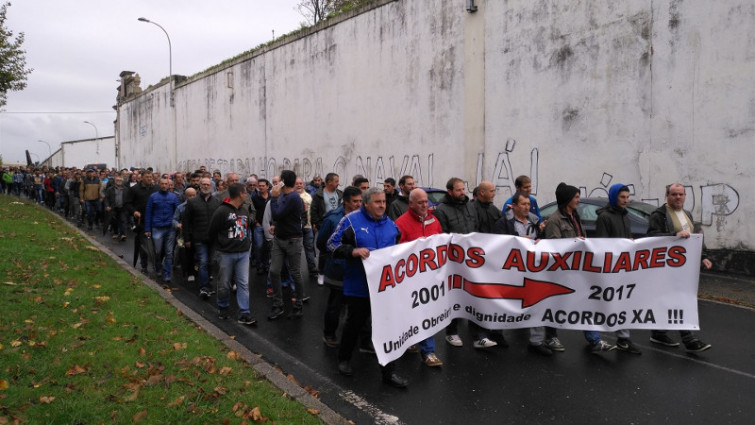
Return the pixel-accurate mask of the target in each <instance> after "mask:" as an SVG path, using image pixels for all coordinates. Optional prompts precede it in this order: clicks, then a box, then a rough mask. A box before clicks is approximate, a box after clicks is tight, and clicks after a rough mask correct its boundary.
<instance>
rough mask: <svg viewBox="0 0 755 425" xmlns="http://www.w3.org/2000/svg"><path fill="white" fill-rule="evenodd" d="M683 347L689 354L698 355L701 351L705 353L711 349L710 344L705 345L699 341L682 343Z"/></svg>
mask: <svg viewBox="0 0 755 425" xmlns="http://www.w3.org/2000/svg"><path fill="white" fill-rule="evenodd" d="M684 347H685V348H686V349H687V351H689V352H690V353H699V352H701V351H705V350H707V349H709V348H710V347H711V345H710V344H706V343H704V342H702V341H700V340H699V339H693V340H691V341H687V342H685V343H684Z"/></svg>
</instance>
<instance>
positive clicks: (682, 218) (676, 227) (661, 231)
mask: <svg viewBox="0 0 755 425" xmlns="http://www.w3.org/2000/svg"><path fill="white" fill-rule="evenodd" d="M686 199H687V194H686V192H685V190H684V186H682V185H681V184H679V183H674V184H671V185H669V186H668V187H666V204H665V205H663V206H661V207H660V208H658V209H657V210H655V211H653V213H652V214H650V223H649V225H648V236H678V237H680V238H689V237H690V235H691V234H692V232H694V231H699V229H695V227H694V224H693V221H692V213H690V212H689V211H686V210H684V201H685V200H686ZM705 251H706V248H705V245H703V258H702V266H703V267H704V268H705V269H710V268H711V267H713V263H712V262H711V261H710V260H709V259H708V258H707V257H706V256H705ZM679 334H680V335H681V337H682V342H683V343H684V346H685V347H686V348H687V351H690V352H700V351H705V350H707V349H709V348H710V347H711V345H710V344H706V343H704V342H702V341H700V340H699V339H697V338H696V337H695V335H694V334H693V333H692V332H691V331H679ZM650 342H653V343H655V344H660V345H665V346H667V347H678V346H679V343H678V342H676V341H674V340H673V339H671V338H670V337H669V336H668V333H667V332H666V331H659V330H654V331H653V332H652V334H651V336H650Z"/></svg>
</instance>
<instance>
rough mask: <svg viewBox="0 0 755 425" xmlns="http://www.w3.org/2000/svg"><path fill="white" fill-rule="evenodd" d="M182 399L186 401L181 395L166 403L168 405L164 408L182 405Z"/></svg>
mask: <svg viewBox="0 0 755 425" xmlns="http://www.w3.org/2000/svg"><path fill="white" fill-rule="evenodd" d="M184 399H186V396H185V395H182V396H181V397H178V398H177V399H175V400H173V401H171V402H170V403H168V405H167V406H165V407H176V406H179V405H181V404H183V402H184Z"/></svg>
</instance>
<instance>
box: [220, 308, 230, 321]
mask: <svg viewBox="0 0 755 425" xmlns="http://www.w3.org/2000/svg"><path fill="white" fill-rule="evenodd" d="M229 317H230V315H229V314H228V309H227V308H221V309H218V319H220V320H227V319H228V318H229Z"/></svg>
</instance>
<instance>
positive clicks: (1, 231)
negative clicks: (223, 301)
mask: <svg viewBox="0 0 755 425" xmlns="http://www.w3.org/2000/svg"><path fill="white" fill-rule="evenodd" d="M0 217H1V218H0V424H4V423H35V424H37V423H61V424H99V423H133V422H141V423H150V424H153V423H156V424H157V423H161V424H162V423H180V424H200V423H212V424H215V423H230V424H234V423H245V422H246V423H258V422H265V419H267V420H269V423H278V424H318V423H321V421H320V420H319V418H318V417H317V416H315V415H313V414H312V413H310V412H308V411H307V409H306V408H305V407H304V406H302V405H301V404H299V403H297V402H296V401H294V400H292V399H290V398H288V397H287V396H286V395H285V394H283V393H281V391H280V390H278V389H276V388H275V387H273V386H272V385H271V384H270V383H269V382H268V381H267V380H265V379H264V378H262V377H260V376H259V375H258V374H256V372H255V371H254V370H253V369H252V368H251V367H250V366H249V365H248V364H247V363H246V362H244V361H243V360H241V359H240V358H239V357H238V354H236V353H234V352H232V351H229V350H228V348H227V347H225V346H224V345H222V344H221V343H220V342H219V341H217V340H216V339H214V338H212V337H210V336H209V335H207V334H206V333H205V332H204V331H203V330H202V329H201V328H199V327H197V326H196V325H194V324H193V323H191V322H189V321H188V320H187V319H186V318H184V317H183V316H182V315H181V314H180V312H179V311H178V310H176V309H175V308H174V307H173V306H171V305H170V304H168V303H167V302H165V300H163V299H162V298H161V297H160V296H159V295H158V294H156V293H155V292H154V291H153V290H152V289H151V288H149V287H147V286H145V285H143V284H142V283H141V282H140V281H139V280H138V279H136V278H135V277H133V276H132V275H130V274H129V273H127V272H126V271H125V270H123V269H121V267H120V266H119V265H118V264H117V263H116V262H114V261H113V260H112V259H111V258H109V257H108V256H107V255H105V254H103V253H102V252H100V251H99V250H98V249H97V248H95V247H94V246H91V245H90V244H89V243H88V242H87V240H86V239H84V238H82V237H81V235H80V234H79V233H78V232H77V231H75V230H72V229H71V228H69V227H68V226H67V225H66V224H65V223H63V222H61V221H60V219H59V218H58V217H56V216H54V215H52V214H49V213H48V212H47V211H44V210H42V209H41V208H40V207H37V206H35V205H32V204H29V203H26V202H23V201H19V200H18V199H16V198H11V197H8V196H4V195H3V196H0ZM313 413H316V412H313Z"/></svg>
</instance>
